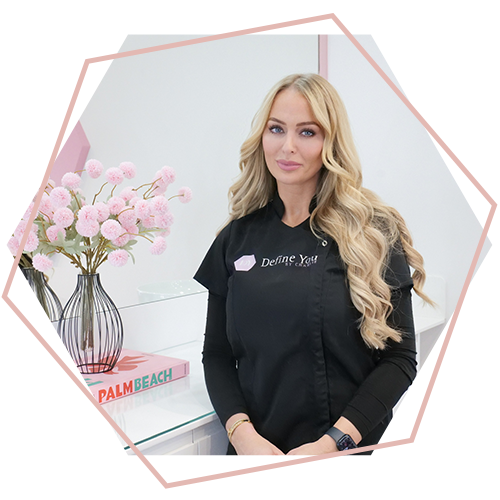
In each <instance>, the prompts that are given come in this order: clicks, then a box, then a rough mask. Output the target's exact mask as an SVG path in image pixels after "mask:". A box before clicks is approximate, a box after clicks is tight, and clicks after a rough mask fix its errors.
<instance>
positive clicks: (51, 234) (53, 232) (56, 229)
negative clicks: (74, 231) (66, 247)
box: [46, 226, 66, 242]
mask: <svg viewBox="0 0 500 500" xmlns="http://www.w3.org/2000/svg"><path fill="white" fill-rule="evenodd" d="M46 233H47V238H48V239H49V241H50V242H53V241H56V240H57V238H58V237H59V233H62V239H63V240H64V238H66V230H65V229H64V228H63V227H60V226H50V227H49V228H48V229H47V231H46Z"/></svg>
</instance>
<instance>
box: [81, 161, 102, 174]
mask: <svg viewBox="0 0 500 500" xmlns="http://www.w3.org/2000/svg"><path fill="white" fill-rule="evenodd" d="M103 169H104V167H103V166H102V163H101V162H100V161H99V160H89V161H88V162H87V163H85V170H86V171H87V173H88V174H89V176H90V177H92V179H97V178H98V177H99V176H100V175H101V174H102V171H103Z"/></svg>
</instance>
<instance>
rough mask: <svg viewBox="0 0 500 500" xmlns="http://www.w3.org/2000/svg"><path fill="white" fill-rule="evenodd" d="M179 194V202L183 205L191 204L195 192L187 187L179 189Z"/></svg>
mask: <svg viewBox="0 0 500 500" xmlns="http://www.w3.org/2000/svg"><path fill="white" fill-rule="evenodd" d="M177 194H178V195H179V201H180V202H181V203H189V202H190V201H191V200H192V198H193V192H192V191H191V189H190V188H188V187H186V186H184V187H181V188H179V192H178V193H177Z"/></svg>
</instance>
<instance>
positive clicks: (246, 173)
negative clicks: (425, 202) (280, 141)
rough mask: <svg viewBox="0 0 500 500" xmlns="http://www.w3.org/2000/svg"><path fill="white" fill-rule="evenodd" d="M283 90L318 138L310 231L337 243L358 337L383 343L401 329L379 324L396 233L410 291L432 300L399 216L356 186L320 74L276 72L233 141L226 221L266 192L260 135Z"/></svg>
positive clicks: (337, 105)
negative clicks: (243, 133) (234, 163)
mask: <svg viewBox="0 0 500 500" xmlns="http://www.w3.org/2000/svg"><path fill="white" fill-rule="evenodd" d="M288 88H293V89H294V90H296V91H298V92H300V94H301V95H302V96H303V97H304V98H305V99H306V100H307V101H308V103H309V105H310V106H311V110H312V113H313V115H314V117H315V118H316V120H317V121H318V124H319V125H320V126H321V128H322V130H323V132H324V136H325V138H324V143H323V150H322V159H323V167H322V169H321V171H320V177H319V180H318V184H317V188H316V194H315V196H316V202H317V203H316V208H315V209H314V210H313V212H312V214H311V217H310V225H311V230H312V231H313V233H314V234H315V235H316V236H318V237H320V236H319V233H323V234H326V235H329V236H330V237H332V238H333V239H334V240H335V241H336V242H337V244H338V247H339V252H340V256H341V258H342V260H343V262H344V263H345V265H346V269H347V279H348V284H349V289H350V295H351V299H352V302H353V304H354V306H355V307H356V309H357V310H358V311H359V312H360V313H361V315H362V317H361V323H360V332H361V336H362V338H363V340H364V342H365V343H366V344H367V345H368V346H369V347H371V348H375V349H384V348H385V346H386V343H387V340H388V339H392V340H394V341H396V342H400V341H401V339H402V332H400V331H398V330H396V329H394V328H392V327H390V326H389V325H388V324H387V318H388V317H389V315H390V314H391V312H392V305H391V290H390V287H389V285H388V284H387V283H386V282H385V281H384V274H385V270H386V268H387V261H388V257H389V250H390V249H391V247H392V246H393V245H394V244H395V243H396V242H397V241H398V240H399V239H400V240H401V244H402V248H403V251H404V254H405V256H406V259H407V262H408V264H409V265H410V266H411V267H412V268H413V269H414V272H413V275H412V277H413V283H414V286H413V289H414V290H415V292H416V293H417V295H419V296H420V297H422V299H423V300H424V301H425V302H427V303H429V304H433V302H432V301H431V300H430V299H429V297H427V296H426V295H425V294H424V293H423V291H422V288H423V285H424V282H425V271H424V267H423V258H422V256H421V255H420V254H419V253H418V252H417V251H416V250H415V249H414V248H413V241H412V237H411V235H410V232H409V231H408V228H407V227H406V224H405V221H404V220H403V218H402V217H401V215H400V214H399V213H398V212H397V210H395V209H394V208H392V207H390V206H388V205H386V204H385V203H384V202H383V201H382V200H381V199H380V198H379V197H378V196H377V195H376V194H375V193H373V192H372V191H370V190H369V189H366V188H365V187H363V186H362V173H361V165H360V161H359V158H358V154H357V152H356V148H355V146H354V141H353V137H352V133H351V128H350V125H349V120H348V117H347V113H346V110H345V107H344V104H343V102H342V101H341V99H340V97H339V95H338V93H337V91H336V90H335V89H334V87H333V86H332V85H331V84H330V83H329V82H328V81H327V80H325V79H324V78H322V77H321V76H319V75H316V74H295V75H290V76H287V77H285V78H283V79H282V80H281V81H279V82H278V83H277V84H276V85H275V86H274V87H273V88H272V89H271V90H270V91H269V93H268V94H267V96H266V97H265V99H264V102H263V103H262V105H261V107H260V108H259V110H258V111H257V114H256V115H255V117H254V119H253V120H252V126H251V131H250V134H249V136H248V138H247V139H246V141H245V142H244V143H243V145H242V147H241V156H240V163H239V167H240V171H241V173H240V175H239V177H238V179H237V180H236V182H235V183H234V184H233V185H232V186H231V188H230V189H229V212H230V215H229V219H228V221H227V223H229V222H230V221H231V220H234V219H240V218H241V217H244V216H245V215H247V214H249V213H251V212H254V211H255V210H258V209H259V208H262V207H264V206H265V205H267V204H268V203H269V201H270V200H271V199H272V198H273V196H274V193H275V191H276V180H275V179H274V177H273V176H272V175H271V174H270V172H269V170H268V168H267V165H266V161H265V158H264V150H263V147H262V135H263V133H264V130H265V128H266V125H267V121H268V118H269V115H270V111H271V107H272V105H273V102H274V99H275V98H276V95H277V94H278V93H279V92H281V91H282V90H284V89H288Z"/></svg>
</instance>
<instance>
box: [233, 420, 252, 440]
mask: <svg viewBox="0 0 500 500" xmlns="http://www.w3.org/2000/svg"><path fill="white" fill-rule="evenodd" d="M245 422H248V423H250V420H248V418H241V419H240V420H236V422H235V423H234V424H233V425H232V426H231V428H230V429H229V430H228V431H227V437H228V439H229V442H231V437H232V435H233V432H234V431H235V430H236V429H237V428H238V427H239V426H240V425H241V424H244V423H245Z"/></svg>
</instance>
